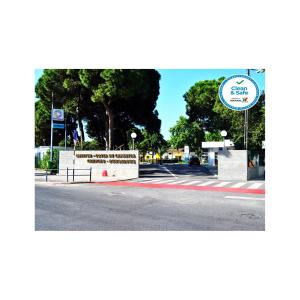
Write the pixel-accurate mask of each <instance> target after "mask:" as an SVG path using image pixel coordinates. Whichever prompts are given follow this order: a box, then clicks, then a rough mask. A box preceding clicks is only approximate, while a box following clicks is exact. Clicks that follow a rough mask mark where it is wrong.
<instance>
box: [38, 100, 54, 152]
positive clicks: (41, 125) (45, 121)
mask: <svg viewBox="0 0 300 300" xmlns="http://www.w3.org/2000/svg"><path fill="white" fill-rule="evenodd" d="M50 124H51V115H50V110H49V109H47V108H46V107H45V105H44V103H43V102H42V101H37V102H35V145H36V146H40V145H49V144H50V127H51V125H50Z"/></svg>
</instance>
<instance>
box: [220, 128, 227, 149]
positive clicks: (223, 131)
mask: <svg viewBox="0 0 300 300" xmlns="http://www.w3.org/2000/svg"><path fill="white" fill-rule="evenodd" d="M221 136H222V137H223V150H224V151H225V137H226V136H227V131H226V130H222V131H221Z"/></svg>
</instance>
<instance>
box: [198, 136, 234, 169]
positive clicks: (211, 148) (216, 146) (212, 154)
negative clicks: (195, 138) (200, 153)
mask: <svg viewBox="0 0 300 300" xmlns="http://www.w3.org/2000/svg"><path fill="white" fill-rule="evenodd" d="M224 143H225V145H224ZM224 146H225V147H226V149H229V150H231V149H234V144H233V142H232V141H231V140H225V141H224V142H202V149H207V151H208V153H207V155H208V164H209V165H210V166H215V165H216V154H217V153H218V152H219V150H223V148H224Z"/></svg>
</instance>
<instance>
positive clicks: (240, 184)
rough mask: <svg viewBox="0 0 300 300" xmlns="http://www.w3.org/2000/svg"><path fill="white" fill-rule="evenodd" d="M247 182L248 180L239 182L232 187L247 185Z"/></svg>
mask: <svg viewBox="0 0 300 300" xmlns="http://www.w3.org/2000/svg"><path fill="white" fill-rule="evenodd" d="M246 183H247V182H238V183H236V184H234V185H232V186H231V187H232V188H239V187H241V186H243V185H245V184H246Z"/></svg>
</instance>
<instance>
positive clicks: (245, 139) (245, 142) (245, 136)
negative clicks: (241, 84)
mask: <svg viewBox="0 0 300 300" xmlns="http://www.w3.org/2000/svg"><path fill="white" fill-rule="evenodd" d="M247 75H248V76H249V77H250V69H247ZM248 120H249V109H246V110H245V117H244V149H245V150H248Z"/></svg>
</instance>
